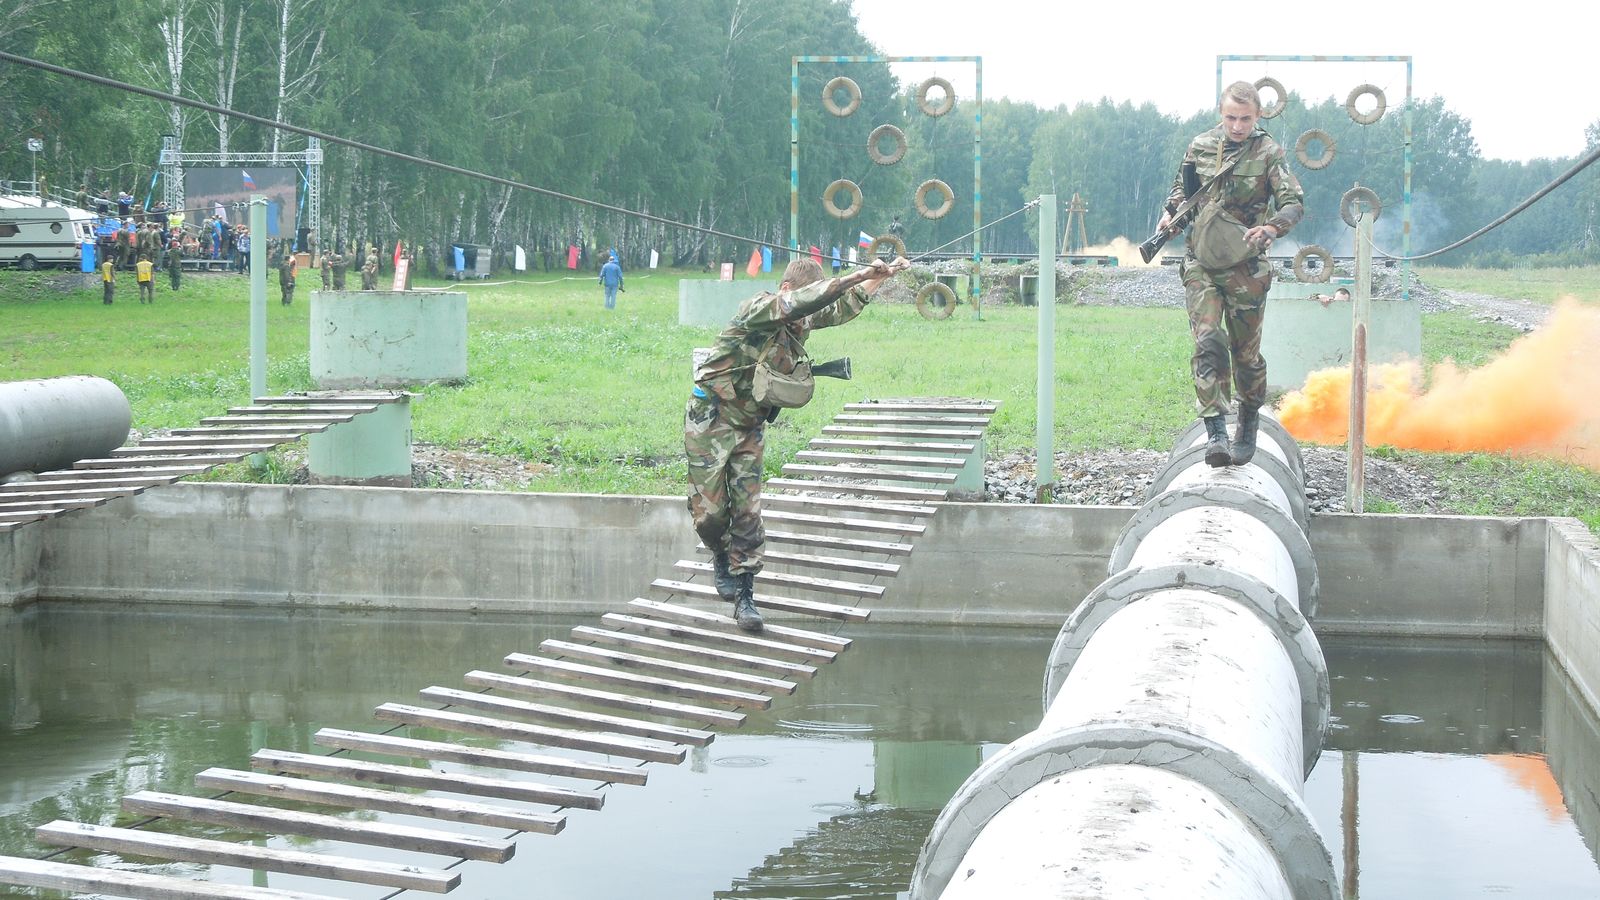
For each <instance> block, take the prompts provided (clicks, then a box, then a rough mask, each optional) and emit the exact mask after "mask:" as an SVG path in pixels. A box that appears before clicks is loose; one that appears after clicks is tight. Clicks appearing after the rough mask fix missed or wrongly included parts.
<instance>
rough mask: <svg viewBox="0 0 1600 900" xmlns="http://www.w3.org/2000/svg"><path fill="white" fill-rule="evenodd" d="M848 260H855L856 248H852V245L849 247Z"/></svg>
mask: <svg viewBox="0 0 1600 900" xmlns="http://www.w3.org/2000/svg"><path fill="white" fill-rule="evenodd" d="M850 261H851V262H855V261H856V248H854V247H851V248H850Z"/></svg>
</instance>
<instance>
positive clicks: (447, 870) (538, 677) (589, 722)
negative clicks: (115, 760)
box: [0, 395, 996, 900]
mask: <svg viewBox="0 0 1600 900" xmlns="http://www.w3.org/2000/svg"><path fill="white" fill-rule="evenodd" d="M362 396H363V397H365V398H366V399H359V400H358V399H355V397H354V396H352V398H351V399H350V400H348V401H347V403H348V404H349V405H336V406H333V407H332V408H327V405H326V404H323V408H319V407H318V406H315V405H313V404H310V403H307V402H306V401H305V399H304V398H298V399H296V398H263V399H262V400H259V401H257V402H256V403H255V404H252V405H251V406H249V407H240V408H238V409H235V410H229V414H228V416H223V417H218V418H217V419H215V420H209V419H208V420H206V425H207V428H206V429H203V430H201V431H203V434H200V435H196V434H194V432H196V431H197V430H195V429H185V432H186V434H175V435H174V436H173V437H172V438H167V439H151V440H147V441H145V442H144V443H143V444H141V445H139V447H135V448H125V449H126V450H127V451H128V452H118V453H117V454H114V455H113V457H111V458H110V459H106V460H85V461H83V462H80V463H78V464H77V466H75V467H74V468H73V469H71V470H65V471H64V472H56V473H47V475H48V476H50V477H49V478H41V480H40V481H38V482H32V483H30V485H29V487H33V488H36V489H38V490H39V491H43V492H50V491H55V490H71V487H70V485H71V484H73V483H74V479H75V478H76V479H83V480H85V481H88V482H90V485H89V486H88V487H87V490H86V492H85V493H83V494H72V495H69V496H68V497H63V498H60V500H62V501H66V502H54V503H52V502H51V498H39V499H35V500H34V501H32V503H37V504H41V507H40V508H41V509H44V510H54V512H47V513H46V514H48V515H55V514H61V513H62V512H66V511H70V510H71V509H74V508H83V507H84V506H93V505H99V504H100V503H104V502H109V501H110V500H111V499H115V497H117V496H127V495H128V493H137V492H138V491H139V490H146V489H148V488H150V487H154V486H157V485H160V484H167V483H170V482H171V481H174V480H176V479H177V478H180V477H182V476H183V475H184V474H193V472H195V471H203V470H204V468H205V467H209V466H211V465H218V464H220V463H222V462H226V461H233V460H237V459H241V458H243V457H244V456H246V455H248V454H250V453H255V452H259V451H260V450H262V449H267V448H269V447H271V446H273V445H274V443H281V442H283V441H286V440H294V439H296V438H297V437H298V436H301V435H303V434H305V433H310V432H311V431H315V430H320V429H321V428H326V427H328V425H331V424H334V423H335V422H338V421H349V419H350V418H353V416H354V415H356V414H359V413H357V412H356V410H357V409H358V408H359V409H360V410H361V411H362V412H365V411H370V409H371V408H375V407H372V406H371V405H370V404H372V403H378V402H384V401H382V400H379V399H376V395H362ZM321 402H322V401H320V400H319V401H318V403H319V404H320V403H321ZM390 402H392V401H390ZM291 409H292V410H293V411H292V412H291V411H290V410H291ZM995 409H996V404H994V403H990V402H986V401H975V400H948V399H900V400H883V401H864V402H861V403H850V404H846V406H845V410H844V412H843V413H841V414H840V415H839V416H837V417H836V418H835V420H834V423H833V424H832V425H829V426H827V427H826V428H824V429H823V432H824V433H823V436H822V437H819V438H816V439H814V440H812V441H811V442H810V445H809V447H808V449H806V450H804V451H802V452H800V453H799V454H797V458H796V462H794V463H790V464H788V465H785V466H784V467H783V471H782V477H777V478H772V479H770V480H769V481H768V482H767V488H766V490H765V491H764V492H763V501H764V502H763V510H762V518H763V522H764V524H766V525H768V526H776V527H771V528H769V529H768V530H767V532H766V539H767V543H768V545H769V547H770V548H771V549H770V550H769V551H768V553H767V556H766V558H767V563H768V566H769V568H768V569H766V570H764V571H762V572H761V573H760V574H759V575H757V577H756V583H757V585H758V586H759V587H760V588H762V589H763V592H762V593H757V594H756V595H755V600H756V605H757V606H759V607H761V608H762V609H763V611H765V612H768V613H784V614H792V616H805V617H814V618H817V619H821V620H824V621H833V622H839V623H848V622H862V621H866V620H867V618H868V617H869V616H870V615H871V612H870V610H868V609H867V608H864V607H862V606H859V605H856V604H858V603H859V602H862V601H869V600H874V599H877V598H879V597H882V596H883V594H884V592H885V590H886V587H885V585H884V584H883V581H884V580H886V579H889V578H893V577H894V576H895V575H896V574H897V573H898V572H899V570H900V563H899V562H897V560H900V559H903V558H904V557H905V556H907V555H909V554H910V553H911V551H912V544H913V542H914V541H915V539H916V538H917V536H919V535H921V534H922V533H923V532H924V531H925V530H926V528H927V522H928V520H929V519H930V518H931V517H932V516H933V515H934V514H935V512H936V511H937V507H935V506H932V505H930V503H931V502H933V501H939V500H943V499H945V498H946V497H947V496H948V492H949V487H950V485H951V484H952V483H953V482H954V481H955V477H956V476H955V475H954V474H953V473H954V472H955V471H957V470H959V469H961V468H962V466H963V465H964V464H965V461H966V458H967V456H968V454H971V453H972V452H974V450H975V449H976V448H977V446H978V439H979V438H981V436H982V435H983V431H984V429H985V428H986V427H987V426H988V424H989V421H990V417H991V415H992V414H993V413H994V411H995ZM287 418H292V419H294V421H293V422H292V423H291V422H286V421H285V419H287ZM262 419H264V420H265V421H252V420H262ZM286 426H292V429H293V433H294V434H295V436H294V437H289V436H287V435H289V434H290V433H291V432H290V431H288V430H284V429H285V427H286ZM261 428H271V429H275V430H273V431H271V432H267V431H258V430H254V429H261ZM267 434H270V435H271V436H272V438H273V441H274V443H268V442H267V438H266V437H264V436H261V437H257V436H258V435H267ZM191 435H193V436H191ZM846 436H848V437H846ZM152 441H156V443H155V444H152ZM147 444H151V445H152V447H164V448H166V449H165V450H164V451H160V452H158V451H155V450H154V449H151V450H149V451H146V453H138V452H133V451H138V450H139V449H140V448H141V447H144V446H145V445H147ZM153 460H159V462H152V461H153ZM202 460H203V461H204V462H201V461H202ZM130 463H132V464H130ZM97 473H98V474H97ZM107 473H114V474H107ZM118 479H121V480H124V481H123V482H120V483H119V481H118ZM41 485H45V486H44V487H40V486H41ZM17 493H22V492H21V491H18V492H17ZM31 496H36V497H37V494H34V495H31ZM18 502H25V501H18ZM35 511H38V510H35ZM30 515H31V514H30ZM42 517H43V516H34V517H32V518H27V519H23V518H19V514H17V513H13V514H12V516H11V517H10V518H8V519H7V520H6V521H7V522H10V523H14V524H16V523H20V522H23V521H33V520H35V519H36V518H42ZM698 550H699V551H700V552H701V554H702V555H708V554H707V551H706V548H705V547H704V546H703V545H702V546H700V547H699V548H698ZM673 568H674V572H673V573H672V574H671V575H668V576H663V577H660V578H657V579H655V580H654V581H652V582H650V584H649V589H648V593H649V594H650V595H651V596H647V597H636V598H634V599H632V600H630V601H628V602H627V604H626V605H625V606H624V607H622V608H621V609H619V610H618V611H616V612H609V613H606V614H604V615H603V616H601V618H600V623H599V625H598V626H591V625H584V626H579V627H576V628H574V629H573V630H572V635H571V639H570V640H560V639H550V640H546V641H544V642H543V643H542V644H541V645H540V646H539V648H538V652H537V653H512V654H509V655H507V656H506V657H505V659H504V660H503V661H502V663H503V665H504V667H505V670H504V671H497V672H490V671H472V672H467V673H466V674H465V675H463V676H462V683H463V685H464V686H465V688H466V689H463V688H460V687H448V686H443V685H434V686H429V687H425V688H423V689H422V690H421V691H420V692H419V693H418V696H417V698H416V699H417V700H419V701H422V702H423V703H431V704H434V705H431V706H430V705H420V704H419V703H415V702H405V701H400V702H393V703H384V704H382V705H380V706H379V707H378V708H377V709H376V710H375V711H374V717H375V718H376V719H377V720H378V722H379V723H380V724H382V725H387V726H388V727H387V728H386V729H384V730H382V731H374V732H370V733H369V732H355V731H349V730H345V729H336V728H324V729H321V730H320V731H318V732H317V733H316V734H315V735H314V737H313V740H314V742H315V743H316V744H317V745H318V746H319V747H322V748H324V749H325V750H326V751H327V753H326V754H308V753H292V752H287V751H280V750H273V749H267V748H263V749H261V750H258V751H256V753H255V754H254V756H252V757H251V760H250V769H251V770H250V771H243V770H235V769H225V768H210V769H206V770H204V771H202V772H200V773H198V774H197V775H196V776H195V780H194V786H195V788H196V789H197V790H200V791H211V792H214V793H213V794H212V795H211V796H207V797H196V796H184V795H178V794H170V793H160V792H154V791H139V792H137V793H133V794H129V795H128V796H126V797H125V798H123V801H122V808H123V811H124V812H125V813H127V814H128V815H129V816H133V817H138V818H137V821H135V822H133V823H132V824H131V825H129V826H128V827H112V826H105V825H99V824H95V823H79V822H69V821H57V822H50V823H47V824H45V825H42V826H40V827H39V828H38V830H37V832H36V836H37V838H38V840H39V841H40V842H41V843H43V844H47V845H52V846H57V847H61V848H63V850H62V851H57V853H52V854H50V857H54V856H56V855H57V854H58V853H60V852H64V850H65V849H66V848H85V849H91V850H95V851H98V852H100V853H103V854H105V853H109V854H123V855H132V856H135V857H138V858H140V859H144V858H155V859H162V860H171V861H182V862H188V863H196V864H201V865H205V866H233V867H239V868H243V869H249V870H254V871H265V872H279V873H288V874H292V875H298V876H306V877H311V878H321V879H329V880H332V881H335V882H339V883H342V884H344V885H346V886H349V885H377V886H382V887H386V888H391V889H393V890H394V892H395V893H398V892H401V891H409V890H417V891H427V892H431V893H445V892H448V891H451V890H453V889H454V888H456V887H457V886H458V885H459V884H460V880H461V876H460V873H459V872H458V871H453V869H454V868H455V867H456V866H458V865H459V864H460V863H461V862H463V861H466V860H483V861H489V862H495V863H503V862H505V861H506V860H508V859H510V858H511V857H512V855H513V854H514V853H515V851H516V846H517V845H516V839H517V838H520V837H521V836H523V835H528V834H537V835H555V834H559V833H560V832H561V830H562V828H563V827H564V826H565V823H566V816H567V814H568V813H569V812H573V811H577V812H579V813H580V814H581V813H585V812H595V811H599V810H601V809H602V808H603V807H604V805H605V799H606V791H607V789H610V788H612V787H614V786H623V787H637V786H642V785H645V784H646V782H647V780H648V777H649V773H648V769H647V768H645V766H646V765H647V764H650V763H665V764H678V763H681V762H683V761H684V760H685V759H686V758H687V756H688V751H689V748H691V747H703V746H706V745H708V744H710V743H711V742H712V741H713V740H714V739H715V737H716V732H717V731H718V730H728V729H736V728H738V727H740V725H741V724H743V722H744V720H745V717H746V715H747V713H748V711H750V710H765V709H769V708H770V707H771V706H772V704H773V702H774V698H775V697H777V696H785V695H790V694H793V693H795V692H796V691H797V690H798V689H799V688H800V686H801V684H802V683H804V682H807V681H810V680H811V679H813V678H816V677H818V675H819V674H820V672H821V669H822V667H824V666H826V665H827V664H829V663H831V662H833V661H834V660H835V659H837V658H838V656H839V654H841V653H843V652H845V651H846V650H848V649H849V648H850V647H851V645H852V642H851V640H850V639H849V638H844V637H840V636H838V635H837V634H834V633H830V632H828V631H823V630H814V629H813V628H809V627H801V626H802V625H805V624H806V623H805V622H799V623H798V624H796V623H793V622H792V620H791V619H790V618H789V617H785V619H784V621H782V622H769V623H768V624H767V626H766V628H765V630H764V631H763V632H762V633H761V634H760V635H758V636H757V635H749V634H746V633H744V632H742V631H740V630H739V629H738V628H737V626H736V625H735V623H734V620H733V618H732V617H730V616H728V615H724V614H723V613H721V612H718V611H716V610H717V609H718V608H719V607H721V606H723V605H724V604H722V602H721V601H720V600H719V598H718V597H717V595H716V590H715V588H713V587H712V586H711V584H710V580H711V579H710V573H711V564H710V563H709V562H708V561H706V560H705V559H685V560H680V561H678V562H677V563H676V564H675V565H674V567H673ZM795 570H799V571H795ZM795 593H803V594H807V595H809V596H807V597H793V596H789V595H790V594H795ZM410 727H418V728H426V729H429V730H430V732H431V733H436V732H445V733H447V734H452V735H460V736H463V737H464V738H490V739H494V740H498V741H503V742H508V743H511V744H523V745H533V749H534V750H536V751H537V752H530V750H528V749H521V748H518V749H485V748H481V747H476V746H469V745H467V744H458V743H455V742H452V741H441V740H422V739H417V738H412V737H408V736H405V735H404V734H403V733H402V732H404V731H405V730H406V729H407V728H410ZM352 752H360V753H364V754H376V755H381V756H387V757H392V758H394V759H396V760H397V761H398V762H397V763H378V762H368V761H364V760H356V759H352V758H349V757H348V756H347V755H346V754H349V753H352ZM571 753H583V754H590V756H573V755H569V754H571ZM594 754H599V755H602V756H603V757H605V761H603V762H600V761H592V755H594ZM440 763H451V764H460V765H466V766H471V767H473V768H474V769H475V770H489V771H493V772H497V773H500V774H497V775H494V776H488V775H477V774H472V775H469V774H453V773H449V772H444V771H436V770H435V769H434V768H432V766H433V765H435V764H440ZM539 776H556V777H561V778H568V779H579V780H581V781H582V782H592V783H593V784H594V786H593V787H582V788H573V787H561V786H557V785H554V784H549V783H546V782H543V781H540V780H537V779H538V777H539ZM351 782H354V784H352V783H351ZM374 786H376V787H374ZM400 789H410V791H421V792H422V793H411V792H402V790H400ZM458 796H465V797H468V798H483V799H476V800H475V799H457V797H458ZM250 798H270V799H272V800H273V801H285V800H287V801H294V802H295V803H297V804H304V805H305V806H307V807H309V808H308V809H304V810H302V809H285V808H281V806H279V805H273V806H267V805H261V804H256V803H251V802H247V801H248V800H249V799H250ZM485 801H488V802H485ZM319 808H320V809H322V810H327V809H329V808H331V809H332V810H335V811H336V812H332V813H330V812H327V811H316V810H318V809H319ZM337 811H342V812H344V813H355V812H357V811H365V812H368V813H370V812H383V813H397V814H404V815H408V816H419V817H424V818H427V819H432V820H433V821H434V822H435V823H437V824H436V825H434V826H429V827H417V826H411V825H398V824H393V823H387V822H382V821H373V820H371V817H370V816H358V815H339V814H337ZM162 819H169V820H174V821H180V822H186V823H204V824H206V825H210V826H221V827H224V828H230V829H236V830H239V831H242V832H247V833H248V838H247V837H245V836H241V837H240V838H239V839H238V840H236V841H227V840H217V839H213V838H206V839H201V838H191V837H184V836H179V835H175V834H169V833H161V832H159V831H155V830H150V829H147V828H145V827H144V826H146V825H149V824H152V823H155V822H158V821H160V820H162ZM450 823H462V824H467V825H476V826H489V827H493V828H499V829H504V830H506V831H508V832H510V833H509V834H508V835H506V836H505V837H500V838H489V837H483V836H474V835H466V834H461V833H458V832H455V831H452V830H451V829H450V828H449V827H448V825H449V824H450ZM262 834H269V835H298V836H302V837H310V838H319V839H326V840H335V841H340V842H345V843H352V844H358V845H367V846H373V847H381V848H388V849H391V850H401V851H407V852H410V853H416V854H423V855H427V856H431V857H434V858H435V859H432V860H428V861H419V862H416V863H415V864H410V863H408V864H397V863H393V862H388V863H383V862H378V861H375V860H368V859H362V858H354V857H342V856H336V855H333V854H330V853H319V852H308V851H303V850H286V849H276V848H266V847H261V846H259V845H258V842H259V839H260V837H261V835H262ZM247 841H250V842H247ZM440 860H442V862H441V861H440ZM113 865H119V864H117V863H111V862H106V863H104V864H103V865H100V866H87V865H75V864H70V863H62V862H56V861H53V859H52V858H49V857H47V858H44V859H28V858H19V857H0V884H12V885H22V886H31V887H41V888H51V889H57V890H64V891H69V892H74V893H94V894H99V895H105V896H116V897H143V898H163V900H166V898H201V897H205V898H217V897H228V898H252V900H253V898H260V900H269V898H271V900H283V898H291V897H300V898H315V897H321V896H337V894H328V895H322V894H307V893H303V892H295V891H288V890H280V889H273V888H265V887H254V886H250V885H241V884H223V883H218V882H211V881H202V880H192V879H185V878H180V877H175V876H170V875H158V874H151V873H146V872H140V871H135V870H132V869H130V868H128V866H129V865H130V864H129V863H127V862H125V861H124V862H122V863H121V864H120V865H121V867H119V868H112V867H110V866H113ZM331 889H332V890H335V891H337V890H339V888H338V886H334V887H333V888H331ZM389 896H392V894H391V895H389Z"/></svg>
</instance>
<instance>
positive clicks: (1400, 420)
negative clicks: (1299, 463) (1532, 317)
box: [1278, 300, 1600, 469]
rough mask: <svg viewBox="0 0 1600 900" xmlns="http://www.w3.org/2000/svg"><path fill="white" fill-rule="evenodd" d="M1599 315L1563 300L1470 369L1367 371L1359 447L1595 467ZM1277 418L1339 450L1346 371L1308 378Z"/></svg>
mask: <svg viewBox="0 0 1600 900" xmlns="http://www.w3.org/2000/svg"><path fill="white" fill-rule="evenodd" d="M1597 352H1600V309H1596V308H1594V307H1584V306H1580V305H1578V303H1577V302H1576V301H1573V300H1563V301H1562V302H1561V303H1560V304H1558V305H1557V306H1556V309H1555V311H1554V313H1553V314H1552V315H1551V317H1550V319H1549V320H1548V321H1547V322H1546V323H1545V325H1544V326H1543V327H1541V328H1539V329H1538V330H1537V331H1535V332H1533V333H1532V334H1529V335H1526V336H1524V337H1521V338H1518V339H1517V340H1516V341H1515V342H1513V343H1512V344H1511V346H1510V347H1508V348H1506V350H1505V352H1503V353H1502V354H1500V355H1499V356H1498V357H1496V358H1494V359H1493V360H1490V361H1489V362H1488V363H1487V364H1485V365H1483V366H1482V367H1480V368H1476V369H1461V368H1459V367H1457V366H1455V365H1454V364H1453V363H1449V362H1445V363H1441V364H1439V365H1437V366H1434V367H1433V370H1432V372H1430V373H1429V377H1428V378H1427V379H1426V381H1424V379H1423V373H1422V367H1421V365H1419V364H1417V363H1414V362H1411V363H1398V364H1393V365H1379V366H1373V367H1372V368H1371V369H1370V370H1369V374H1368V377H1367V381H1368V383H1367V444H1368V445H1369V446H1370V445H1378V444H1388V445H1391V446H1395V447H1405V448H1410V449H1413V450H1453V451H1468V450H1487V451H1509V452H1513V453H1526V454H1536V455H1542V456H1550V457H1554V458H1558V459H1565V460H1568V461H1571V462H1579V463H1583V464H1585V465H1588V466H1590V467H1591V468H1596V469H1600V356H1597V355H1596V354H1597ZM1278 418H1279V420H1280V421H1282V423H1283V425H1284V427H1285V428H1287V429H1288V430H1289V433H1290V434H1292V435H1294V436H1295V437H1296V438H1297V439H1300V440H1309V441H1314V442H1318V443H1324V444H1337V443H1343V442H1344V441H1345V440H1346V439H1347V432H1348V426H1349V422H1350V370H1349V369H1322V370H1319V371H1316V372H1313V373H1311V375H1310V376H1309V377H1307V379H1306V384H1305V387H1303V388H1301V389H1300V390H1298V391H1293V392H1290V393H1289V394H1288V395H1287V396H1285V397H1284V398H1283V400H1282V402H1281V403H1280V404H1279V406H1278Z"/></svg>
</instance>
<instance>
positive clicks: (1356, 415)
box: [1344, 208, 1372, 513]
mask: <svg viewBox="0 0 1600 900" xmlns="http://www.w3.org/2000/svg"><path fill="white" fill-rule="evenodd" d="M1355 287H1356V292H1355V303H1354V305H1353V308H1352V311H1351V324H1350V332H1351V334H1350V341H1351V344H1350V451H1349V453H1348V470H1347V472H1346V475H1345V492H1344V496H1345V509H1346V510H1348V511H1349V512H1353V513H1358V512H1364V511H1365V508H1366V490H1367V472H1366V461H1367V330H1368V327H1369V325H1370V324H1371V319H1372V213H1371V211H1370V210H1367V209H1364V208H1363V209H1362V210H1361V212H1360V216H1359V218H1357V219H1356V285H1355Z"/></svg>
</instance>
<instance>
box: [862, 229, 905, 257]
mask: <svg viewBox="0 0 1600 900" xmlns="http://www.w3.org/2000/svg"><path fill="white" fill-rule="evenodd" d="M884 247H889V248H890V249H892V250H894V254H893V255H892V256H890V257H889V258H890V259H891V260H892V259H894V258H895V257H897V256H905V255H906V242H905V241H902V240H900V239H899V238H897V237H895V236H894V235H892V234H882V235H879V236H877V237H875V238H873V239H872V246H870V247H868V248H867V261H868V262H871V261H872V260H874V259H877V258H878V253H879V251H881V250H882V249H883V248H884Z"/></svg>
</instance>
